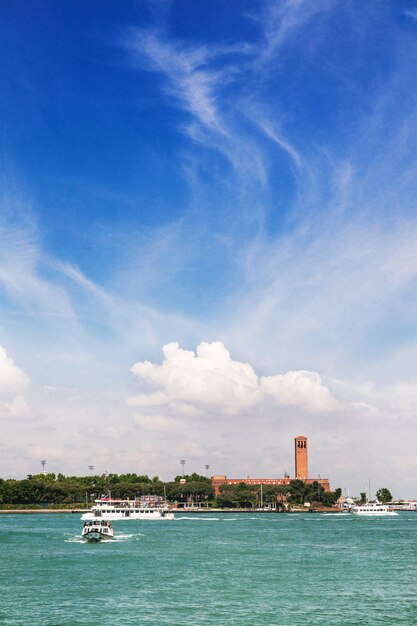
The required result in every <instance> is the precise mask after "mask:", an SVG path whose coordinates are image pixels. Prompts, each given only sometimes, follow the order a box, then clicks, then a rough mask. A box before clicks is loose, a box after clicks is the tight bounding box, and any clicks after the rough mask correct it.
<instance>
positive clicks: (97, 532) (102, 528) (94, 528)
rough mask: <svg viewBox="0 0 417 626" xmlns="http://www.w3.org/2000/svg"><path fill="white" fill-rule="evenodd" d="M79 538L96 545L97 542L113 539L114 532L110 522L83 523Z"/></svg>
mask: <svg viewBox="0 0 417 626" xmlns="http://www.w3.org/2000/svg"><path fill="white" fill-rule="evenodd" d="M81 537H82V538H83V539H85V540H86V541H89V542H90V543H97V542H98V541H103V540H107V539H113V538H114V530H113V528H112V525H111V522H104V521H103V520H95V521H91V522H85V523H84V527H83V531H82V533H81Z"/></svg>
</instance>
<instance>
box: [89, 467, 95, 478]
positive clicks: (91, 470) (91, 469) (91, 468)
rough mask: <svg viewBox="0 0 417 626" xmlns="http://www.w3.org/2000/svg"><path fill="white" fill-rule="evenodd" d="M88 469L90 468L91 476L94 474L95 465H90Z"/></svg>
mask: <svg viewBox="0 0 417 626" xmlns="http://www.w3.org/2000/svg"><path fill="white" fill-rule="evenodd" d="M88 469H89V470H90V476H92V472H93V469H94V465H89V466H88Z"/></svg>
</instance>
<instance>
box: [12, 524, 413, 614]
mask: <svg viewBox="0 0 417 626" xmlns="http://www.w3.org/2000/svg"><path fill="white" fill-rule="evenodd" d="M113 525H114V528H115V531H116V534H117V540H116V541H114V542H108V543H99V544H86V543H81V542H80V540H79V534H80V532H81V528H82V522H81V521H80V520H79V516H78V515H71V514H68V515H1V516H0V550H1V552H0V557H1V563H0V624H5V625H25V626H29V625H33V626H38V625H39V626H79V625H83V626H84V625H87V624H89V625H106V626H107V625H113V624H114V625H117V626H118V625H126V626H128V625H129V626H130V625H136V624H140V625H142V624H155V625H165V624H169V625H178V626H183V625H184V626H185V625H188V624H190V625H193V626H199V625H201V626H203V625H204V626H209V625H210V626H211V625H218V626H222V625H229V624H230V625H231V626H238V625H239V626H242V625H245V626H246V625H252V624H253V625H255V626H257V625H265V626H266V625H268V626H292V625H298V624H300V625H303V626H305V625H313V624H314V625H316V624H317V625H329V626H336V625H339V624H343V625H372V624H385V625H397V624H406V625H407V626H412V625H415V624H417V599H416V586H417V584H416V581H417V567H416V563H417V542H416V538H417V537H416V531H417V513H401V514H400V515H398V516H396V517H391V518H371V519H369V518H368V519H363V518H358V517H353V516H349V515H341V514H334V515H320V514H301V515H297V514H281V515H279V514H253V515H252V514H242V513H241V514H235V515H233V514H214V513H213V514H194V515H193V514H190V515H188V516H187V515H181V514H179V515H178V516H177V519H176V520H175V521H173V522H169V521H127V522H114V524H113Z"/></svg>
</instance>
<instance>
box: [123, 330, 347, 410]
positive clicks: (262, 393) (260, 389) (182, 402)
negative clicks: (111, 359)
mask: <svg viewBox="0 0 417 626" xmlns="http://www.w3.org/2000/svg"><path fill="white" fill-rule="evenodd" d="M163 355H164V360H163V362H162V364H161V365H157V364H153V363H151V362H150V361H142V362H138V363H135V365H134V366H133V367H132V370H131V371H132V372H133V374H134V375H135V376H136V378H137V379H138V381H139V383H140V385H141V386H142V388H143V391H142V393H140V394H139V395H138V396H136V397H134V398H130V399H129V404H130V405H132V406H140V407H141V408H142V409H143V408H148V409H152V410H153V409H155V408H158V410H160V409H161V408H162V407H165V411H166V412H167V413H169V412H172V411H177V412H178V411H179V412H180V413H182V415H186V414H187V411H186V410H185V411H184V408H185V407H188V410H189V413H190V414H191V415H193V414H201V413H204V412H206V413H207V412H208V413H210V412H213V411H214V410H215V411H216V413H217V414H228V415H236V414H242V413H248V411H251V412H254V411H257V410H265V409H266V408H268V407H271V408H273V407H279V406H282V407H284V406H295V407H298V408H301V409H303V410H305V411H306V412H308V413H317V412H324V411H329V410H332V409H335V408H336V407H337V402H336V400H335V399H334V398H333V397H332V396H331V394H330V392H329V390H328V389H327V388H326V387H325V386H324V385H323V384H322V382H321V379H320V376H319V374H317V373H316V372H309V371H290V372H287V373H285V374H278V375H275V376H261V377H259V376H258V375H257V374H256V373H255V371H254V369H253V367H252V366H251V365H250V364H249V363H242V362H240V361H235V360H233V359H232V357H231V356H230V353H229V352H228V350H227V349H226V348H225V346H224V345H223V344H222V343H221V342H212V343H207V342H202V343H200V344H199V345H198V346H197V349H196V351H195V352H193V351H190V350H184V349H183V348H181V347H180V346H179V345H178V343H169V344H167V345H165V346H164V347H163ZM190 409H191V410H190Z"/></svg>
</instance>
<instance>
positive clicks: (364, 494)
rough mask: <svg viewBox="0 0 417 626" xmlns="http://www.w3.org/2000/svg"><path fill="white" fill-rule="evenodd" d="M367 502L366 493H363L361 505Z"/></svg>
mask: <svg viewBox="0 0 417 626" xmlns="http://www.w3.org/2000/svg"><path fill="white" fill-rule="evenodd" d="M365 502H366V493H365V492H364V491H361V499H360V500H359V504H365Z"/></svg>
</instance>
